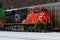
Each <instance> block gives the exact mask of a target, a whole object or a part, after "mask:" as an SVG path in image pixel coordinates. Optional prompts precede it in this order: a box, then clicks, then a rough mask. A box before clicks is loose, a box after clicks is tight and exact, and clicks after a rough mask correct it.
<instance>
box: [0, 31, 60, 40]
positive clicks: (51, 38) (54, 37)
mask: <svg viewBox="0 0 60 40" xmlns="http://www.w3.org/2000/svg"><path fill="white" fill-rule="evenodd" d="M0 40H60V33H56V32H51V33H38V32H37V33H36V32H6V31H5V32H4V31H3V32H2V31H0Z"/></svg>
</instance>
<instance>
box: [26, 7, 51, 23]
mask: <svg viewBox="0 0 60 40" xmlns="http://www.w3.org/2000/svg"><path fill="white" fill-rule="evenodd" d="M41 9H43V7H40V8H36V7H35V8H32V10H31V12H29V13H28V16H27V19H26V22H27V23H39V22H42V23H44V22H46V23H48V22H49V21H50V18H51V15H50V13H48V12H46V11H42V10H41Z"/></svg>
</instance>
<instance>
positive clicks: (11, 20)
mask: <svg viewBox="0 0 60 40" xmlns="http://www.w3.org/2000/svg"><path fill="white" fill-rule="evenodd" d="M17 11H19V13H18V12H16V11H12V12H11V13H10V14H8V17H7V19H6V20H7V21H6V23H5V24H4V27H3V29H4V30H6V31H26V32H42V31H51V29H52V27H53V24H51V13H49V12H48V11H47V8H46V7H43V6H37V7H33V8H31V9H29V10H27V9H25V10H24V9H23V10H22V9H21V10H17ZM23 12H24V13H23Z"/></svg>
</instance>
